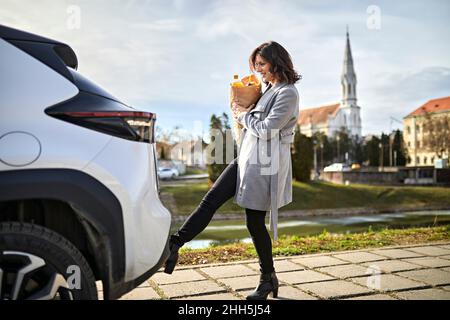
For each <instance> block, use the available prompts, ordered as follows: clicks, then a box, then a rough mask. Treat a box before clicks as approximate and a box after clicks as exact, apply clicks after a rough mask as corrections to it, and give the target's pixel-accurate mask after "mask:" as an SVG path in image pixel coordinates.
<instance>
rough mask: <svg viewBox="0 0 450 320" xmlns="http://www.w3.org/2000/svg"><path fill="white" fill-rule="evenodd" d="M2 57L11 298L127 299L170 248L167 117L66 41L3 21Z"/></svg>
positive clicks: (4, 208)
mask: <svg viewBox="0 0 450 320" xmlns="http://www.w3.org/2000/svg"><path fill="white" fill-rule="evenodd" d="M0 57H1V58H0V299H55V298H56V299H96V298H97V289H96V281H99V280H100V281H101V282H102V284H103V296H104V298H105V299H116V298H118V297H120V296H121V295H123V294H124V293H126V292H128V291H130V290H132V289H133V288H135V287H137V286H138V285H139V284H141V283H142V282H144V281H145V280H146V279H148V278H149V277H150V276H151V275H153V274H154V273H155V272H156V271H157V270H158V269H159V268H160V267H161V266H162V265H163V263H164V262H165V260H166V259H167V257H168V254H169V250H168V236H169V229H170V223H171V214H170V212H169V211H168V210H167V209H166V208H165V207H164V206H163V205H162V203H161V201H160V199H159V185H158V176H157V171H156V156H155V155H156V152H155V144H154V126H155V119H156V116H155V114H153V113H149V112H141V111H138V110H135V109H133V108H132V107H130V106H128V105H126V104H124V103H122V102H120V101H119V100H118V99H116V98H115V97H113V96H111V95H110V94H108V93H107V92H106V91H105V90H103V89H102V88H100V87H99V86H97V85H96V84H94V83H93V82H91V81H90V80H88V79H86V78H85V77H83V76H82V75H81V74H80V73H78V72H77V71H76V69H77V64H78V63H77V57H76V55H75V53H74V51H73V50H72V49H71V48H70V47H69V46H68V45H66V44H64V43H61V42H58V41H55V40H51V39H47V38H44V37H40V36H37V35H34V34H30V33H26V32H23V31H20V30H16V29H12V28H8V27H6V26H2V25H0Z"/></svg>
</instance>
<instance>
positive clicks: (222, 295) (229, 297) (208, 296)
mask: <svg viewBox="0 0 450 320" xmlns="http://www.w3.org/2000/svg"><path fill="white" fill-rule="evenodd" d="M176 300H241V299H239V298H238V297H236V296H234V295H233V294H231V293H229V292H226V293H217V294H205V295H201V296H189V297H183V298H178V299H176Z"/></svg>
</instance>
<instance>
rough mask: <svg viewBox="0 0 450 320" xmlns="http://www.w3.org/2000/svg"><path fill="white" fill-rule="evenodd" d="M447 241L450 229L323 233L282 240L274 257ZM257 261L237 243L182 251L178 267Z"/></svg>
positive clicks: (247, 246)
mask: <svg viewBox="0 0 450 320" xmlns="http://www.w3.org/2000/svg"><path fill="white" fill-rule="evenodd" d="M447 240H450V225H447V226H441V227H428V228H409V229H392V230H391V229H385V230H381V231H372V230H371V229H370V228H369V230H368V231H367V232H364V233H355V234H331V233H328V232H326V231H324V232H323V233H322V234H320V235H318V236H309V237H299V236H282V237H280V238H279V240H278V241H276V242H274V243H273V254H274V256H275V257H277V256H292V255H303V254H311V253H324V252H333V251H345V250H357V249H366V248H380V247H385V246H392V245H409V244H417V243H427V242H435V241H447ZM254 258H257V254H256V251H255V249H254V247H253V245H252V244H248V243H236V244H231V245H223V246H213V247H209V248H206V249H188V248H182V249H181V250H180V258H179V264H180V265H197V264H200V265H201V264H209V263H217V262H231V261H240V260H246V259H254Z"/></svg>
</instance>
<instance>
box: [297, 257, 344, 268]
mask: <svg viewBox="0 0 450 320" xmlns="http://www.w3.org/2000/svg"><path fill="white" fill-rule="evenodd" d="M291 261H292V262H295V263H299V264H301V265H304V266H306V267H308V268H320V267H328V266H337V265H341V264H348V262H345V261H342V260H339V259H336V258H334V257H331V256H317V257H304V258H296V259H292V260H291Z"/></svg>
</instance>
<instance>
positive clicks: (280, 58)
mask: <svg viewBox="0 0 450 320" xmlns="http://www.w3.org/2000/svg"><path fill="white" fill-rule="evenodd" d="M257 55H260V56H261V57H263V59H264V60H266V61H267V62H269V63H270V65H271V67H270V72H271V73H273V74H274V75H275V76H276V77H277V78H278V79H279V80H280V81H282V82H287V83H289V84H294V83H296V82H297V81H298V80H300V79H301V78H302V76H301V75H299V74H298V73H297V71H295V70H294V65H293V63H292V59H291V55H290V54H289V53H288V52H287V51H286V49H285V48H283V46H282V45H281V44H279V43H277V42H275V41H269V42H265V43H263V44H261V45H260V46H259V47H257V48H256V49H255V50H253V52H252V54H251V55H250V58H249V59H248V63H249V65H250V70H251V71H252V72H255V60H256V56H257Z"/></svg>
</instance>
